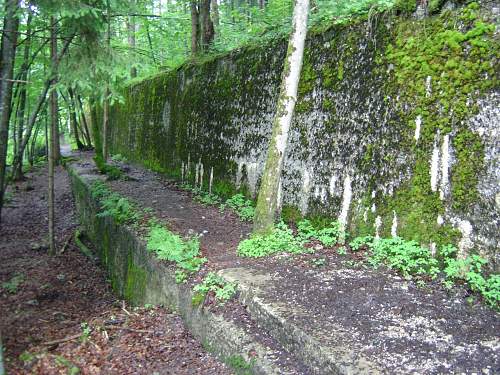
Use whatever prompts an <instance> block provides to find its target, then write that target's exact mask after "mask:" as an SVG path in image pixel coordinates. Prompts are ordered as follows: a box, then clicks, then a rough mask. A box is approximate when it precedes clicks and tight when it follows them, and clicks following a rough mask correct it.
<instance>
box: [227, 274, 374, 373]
mask: <svg viewBox="0 0 500 375" xmlns="http://www.w3.org/2000/svg"><path fill="white" fill-rule="evenodd" d="M219 275H221V276H222V277H224V278H225V279H226V280H227V281H229V282H236V283H237V284H238V291H239V296H238V298H239V299H240V302H241V303H242V304H243V305H245V306H247V310H248V311H249V312H250V315H251V316H252V319H254V320H256V321H258V322H259V323H260V324H261V325H263V327H264V328H265V329H266V330H268V332H269V333H270V334H271V336H272V337H274V338H275V339H276V340H277V341H278V342H279V343H280V344H281V345H282V346H283V347H284V348H285V350H287V351H289V352H291V353H294V355H296V356H297V357H298V358H299V359H300V360H301V361H303V362H304V363H305V364H306V365H307V366H308V367H309V368H311V369H312V370H313V372H314V373H317V374H377V373H383V372H384V371H383V370H382V369H381V368H380V367H379V366H378V365H376V364H375V363H373V362H370V361H369V360H368V359H367V358H365V357H363V356H362V355H360V354H359V353H358V352H356V351H354V350H352V348H348V347H345V346H344V345H343V343H342V341H343V340H342V338H341V337H340V336H339V340H338V344H337V345H336V346H330V345H327V346H325V344H324V343H323V342H322V340H321V339H320V338H318V337H314V336H313V335H310V334H308V333H307V332H305V331H304V330H303V329H301V328H299V326H297V325H296V324H294V323H293V321H292V320H290V319H286V318H285V317H284V316H283V313H280V310H283V309H284V310H291V309H293V307H290V306H279V305H278V304H276V305H274V304H270V303H267V302H265V301H264V300H263V299H262V298H260V297H259V295H260V288H261V286H264V285H263V284H265V283H266V282H267V281H268V279H269V278H270V275H265V274H260V273H256V272H254V271H250V270H247V269H243V268H229V269H224V270H220V271H219Z"/></svg>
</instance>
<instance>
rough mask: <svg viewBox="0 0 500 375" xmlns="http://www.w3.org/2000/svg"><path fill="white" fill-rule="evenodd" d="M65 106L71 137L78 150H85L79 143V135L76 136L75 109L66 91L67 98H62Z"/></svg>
mask: <svg viewBox="0 0 500 375" xmlns="http://www.w3.org/2000/svg"><path fill="white" fill-rule="evenodd" d="M64 99H65V101H66V104H67V105H68V112H69V127H70V129H71V133H73V137H74V138H75V143H76V147H77V148H78V150H80V151H82V150H83V149H85V146H84V145H83V143H82V141H80V135H79V134H78V120H77V118H76V108H75V106H74V103H73V100H72V97H71V95H70V94H69V90H68V97H67V98H66V97H64Z"/></svg>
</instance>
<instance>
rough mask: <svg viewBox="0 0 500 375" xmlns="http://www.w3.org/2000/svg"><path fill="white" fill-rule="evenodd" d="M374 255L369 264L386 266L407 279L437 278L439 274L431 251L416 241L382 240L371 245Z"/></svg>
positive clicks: (400, 239)
mask: <svg viewBox="0 0 500 375" xmlns="http://www.w3.org/2000/svg"><path fill="white" fill-rule="evenodd" d="M370 247H371V250H372V254H371V255H370V257H369V259H368V262H369V263H370V264H372V265H373V266H379V265H381V264H386V265H387V266H388V267H389V268H392V269H394V270H397V271H399V272H401V273H402V274H403V276H405V277H411V276H416V275H429V276H431V277H432V278H435V277H436V276H437V275H438V273H439V267H438V265H439V264H438V261H437V259H436V258H434V257H433V256H432V253H431V252H430V250H429V249H427V248H425V247H422V246H420V244H419V243H418V242H416V241H407V240H403V239H402V238H399V237H394V238H381V239H379V240H375V241H373V242H372V243H371V245H370Z"/></svg>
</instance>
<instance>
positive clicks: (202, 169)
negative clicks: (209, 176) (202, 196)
mask: <svg viewBox="0 0 500 375" xmlns="http://www.w3.org/2000/svg"><path fill="white" fill-rule="evenodd" d="M199 165H200V174H199V177H200V188H202V187H203V174H204V173H205V171H204V168H203V164H202V163H201V160H200V164H199Z"/></svg>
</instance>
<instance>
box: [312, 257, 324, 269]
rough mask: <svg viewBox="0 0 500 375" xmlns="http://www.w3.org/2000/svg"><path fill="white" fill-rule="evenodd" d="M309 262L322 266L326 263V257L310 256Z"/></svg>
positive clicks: (315, 265)
mask: <svg viewBox="0 0 500 375" xmlns="http://www.w3.org/2000/svg"><path fill="white" fill-rule="evenodd" d="M309 263H311V265H312V266H314V267H318V268H319V267H323V266H325V265H326V259H325V258H324V257H321V258H312V259H311V260H310V261H309Z"/></svg>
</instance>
